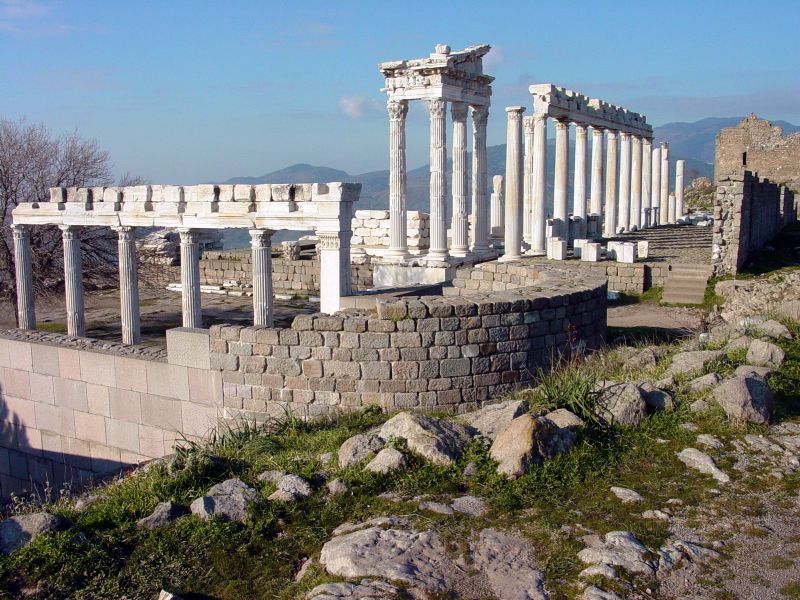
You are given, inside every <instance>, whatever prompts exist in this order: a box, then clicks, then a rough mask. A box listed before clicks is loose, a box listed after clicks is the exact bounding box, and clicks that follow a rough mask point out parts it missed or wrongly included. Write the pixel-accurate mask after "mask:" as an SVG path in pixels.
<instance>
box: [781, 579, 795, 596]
mask: <svg viewBox="0 0 800 600" xmlns="http://www.w3.org/2000/svg"><path fill="white" fill-rule="evenodd" d="M781 594H783V595H784V596H786V597H787V598H791V600H800V581H795V582H793V583H788V584H786V585H785V586H783V587H782V588H781Z"/></svg>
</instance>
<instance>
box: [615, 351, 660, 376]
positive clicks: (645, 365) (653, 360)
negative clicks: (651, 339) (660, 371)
mask: <svg viewBox="0 0 800 600" xmlns="http://www.w3.org/2000/svg"><path fill="white" fill-rule="evenodd" d="M657 363H658V356H656V353H655V352H654V351H653V349H652V348H643V349H642V350H639V351H638V352H636V353H635V354H633V355H631V356H629V357H628V358H627V359H625V362H624V364H623V368H624V369H625V370H626V371H631V372H635V371H644V370H647V369H652V368H653V367H655V366H656V364H657Z"/></svg>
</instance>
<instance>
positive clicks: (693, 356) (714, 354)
mask: <svg viewBox="0 0 800 600" xmlns="http://www.w3.org/2000/svg"><path fill="white" fill-rule="evenodd" d="M723 355H724V352H723V351H722V350H693V351H690V352H679V353H678V354H676V355H675V356H673V357H672V363H671V364H670V366H669V368H668V369H667V375H691V374H692V373H696V372H697V371H702V370H703V369H704V368H705V367H706V365H709V364H711V363H712V362H714V361H715V360H719V359H720V358H721V357H722V356H723Z"/></svg>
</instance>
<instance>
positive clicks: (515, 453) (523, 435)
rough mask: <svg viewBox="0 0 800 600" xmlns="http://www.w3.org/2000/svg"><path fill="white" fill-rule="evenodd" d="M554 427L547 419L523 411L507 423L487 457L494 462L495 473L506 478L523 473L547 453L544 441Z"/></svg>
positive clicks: (548, 440) (551, 433)
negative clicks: (495, 465) (495, 463)
mask: <svg viewBox="0 0 800 600" xmlns="http://www.w3.org/2000/svg"><path fill="white" fill-rule="evenodd" d="M557 433H558V428H557V427H556V426H555V424H554V423H553V422H552V421H550V420H549V419H545V418H543V417H533V416H532V415H530V414H524V415H522V416H521V417H517V418H516V419H514V420H513V421H511V423H510V424H508V425H507V426H506V427H505V428H504V429H503V430H502V431H501V432H500V433H499V434H498V435H497V437H496V438H495V440H494V442H493V443H492V446H491V448H490V449H489V456H491V457H492V459H494V460H495V461H497V472H498V473H500V474H501V475H506V476H508V477H510V478H516V477H519V476H520V475H524V474H525V473H526V472H527V470H528V469H529V468H530V467H531V466H533V465H537V464H541V462H542V458H543V457H544V456H551V455H552V454H551V453H550V450H549V448H548V444H549V442H550V440H551V439H552V438H553V437H554V436H555V435H557Z"/></svg>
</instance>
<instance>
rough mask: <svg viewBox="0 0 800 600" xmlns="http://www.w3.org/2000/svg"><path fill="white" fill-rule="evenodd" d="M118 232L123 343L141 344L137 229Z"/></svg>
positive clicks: (117, 228) (119, 230)
mask: <svg viewBox="0 0 800 600" xmlns="http://www.w3.org/2000/svg"><path fill="white" fill-rule="evenodd" d="M112 229H114V231H116V232H117V250H118V254H119V261H118V262H119V304H120V317H121V318H120V323H121V325H122V343H123V344H139V343H141V341H142V337H141V321H140V316H139V274H138V268H139V261H138V258H137V256H136V228H135V227H123V226H119V227H113V228H112Z"/></svg>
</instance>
